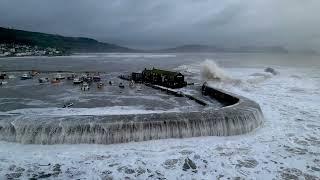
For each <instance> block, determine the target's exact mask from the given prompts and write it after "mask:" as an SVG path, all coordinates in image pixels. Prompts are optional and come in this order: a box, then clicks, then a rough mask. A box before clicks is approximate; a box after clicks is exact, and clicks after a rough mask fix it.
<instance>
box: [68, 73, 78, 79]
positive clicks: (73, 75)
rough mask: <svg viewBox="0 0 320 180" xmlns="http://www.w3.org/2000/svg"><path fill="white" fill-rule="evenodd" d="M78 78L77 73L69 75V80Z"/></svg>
mask: <svg viewBox="0 0 320 180" xmlns="http://www.w3.org/2000/svg"><path fill="white" fill-rule="evenodd" d="M74 78H76V75H75V74H71V75H70V76H68V77H67V79H68V80H74Z"/></svg>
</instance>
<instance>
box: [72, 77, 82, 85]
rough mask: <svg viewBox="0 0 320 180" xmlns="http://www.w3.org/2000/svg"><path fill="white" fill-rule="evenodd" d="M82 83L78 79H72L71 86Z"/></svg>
mask: <svg viewBox="0 0 320 180" xmlns="http://www.w3.org/2000/svg"><path fill="white" fill-rule="evenodd" d="M82 82H83V81H82V79H80V78H74V79H73V84H81V83H82Z"/></svg>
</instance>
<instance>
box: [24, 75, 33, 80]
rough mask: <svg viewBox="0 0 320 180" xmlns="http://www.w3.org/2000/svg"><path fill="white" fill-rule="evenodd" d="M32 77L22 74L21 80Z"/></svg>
mask: <svg viewBox="0 0 320 180" xmlns="http://www.w3.org/2000/svg"><path fill="white" fill-rule="evenodd" d="M31 78H32V77H31V76H30V75H29V74H23V75H22V76H21V80H26V79H31Z"/></svg>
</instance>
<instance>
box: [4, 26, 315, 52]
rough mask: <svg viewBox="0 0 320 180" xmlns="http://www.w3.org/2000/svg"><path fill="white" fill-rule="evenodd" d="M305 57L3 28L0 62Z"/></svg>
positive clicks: (269, 48) (256, 49) (263, 49)
mask: <svg viewBox="0 0 320 180" xmlns="http://www.w3.org/2000/svg"><path fill="white" fill-rule="evenodd" d="M291 52H293V53H305V54H317V52H316V51H314V50H312V49H305V50H297V51H289V50H288V49H287V48H285V47H283V46H279V45H270V46H240V47H220V46H213V45H201V44H187V45H182V46H177V47H173V48H164V49H154V50H138V49H132V48H128V47H124V46H119V45H116V44H110V43H105V42H99V41H97V40H95V39H90V38H86V37H65V36H61V35H54V34H46V33H40V32H31V31H23V30H16V29H9V28H2V27H0V58H1V57H28V56H49V57H51V56H70V55H72V54H75V53H283V54H287V53H291Z"/></svg>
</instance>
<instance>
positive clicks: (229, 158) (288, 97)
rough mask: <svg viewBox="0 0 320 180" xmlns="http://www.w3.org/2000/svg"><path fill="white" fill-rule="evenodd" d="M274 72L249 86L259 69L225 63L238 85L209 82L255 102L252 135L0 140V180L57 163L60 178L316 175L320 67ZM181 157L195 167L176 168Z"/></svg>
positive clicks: (38, 171)
mask: <svg viewBox="0 0 320 180" xmlns="http://www.w3.org/2000/svg"><path fill="white" fill-rule="evenodd" d="M195 67H198V68H200V67H199V65H197V66H194V65H192V67H190V68H189V69H194V68H195ZM277 70H278V71H279V72H280V74H279V75H277V76H272V77H271V78H266V79H265V80H263V81H261V82H259V83H248V82H247V81H248V80H250V79H253V78H261V77H263V76H258V74H255V75H256V76H251V75H252V74H254V73H263V68H260V69H259V68H232V69H231V68H228V69H226V71H228V74H230V75H231V76H232V77H236V78H239V79H240V80H241V82H242V83H241V84H233V83H229V82H217V81H212V83H213V84H214V85H217V84H220V86H221V88H223V89H225V90H227V91H231V92H233V93H237V94H240V95H243V96H245V97H248V98H251V99H253V100H255V101H257V102H258V103H259V104H260V105H261V108H262V111H263V113H264V115H265V123H264V125H263V127H262V128H260V129H258V130H257V131H255V132H252V133H250V134H246V135H241V136H233V137H198V138H189V139H165V140H155V141H148V142H138V143H126V144H112V145H91V144H90V145H85V144H79V145H23V144H17V143H7V142H0V159H1V162H0V169H1V170H0V179H6V177H7V175H8V174H9V175H10V174H12V173H17V172H19V171H18V170H21V168H23V169H25V170H24V171H22V173H21V177H20V178H21V179H28V178H30V177H32V175H33V174H35V175H39V174H41V173H42V174H43V172H45V173H48V174H49V173H51V174H53V166H54V165H55V164H60V165H61V173H60V174H59V175H58V177H57V178H58V179H107V178H113V179H125V178H126V177H127V178H131V179H156V178H159V179H160V178H166V179H218V178H221V179H233V178H236V177H239V178H240V179H290V178H294V179H307V178H308V179H319V177H320V175H319V171H318V168H319V166H320V161H319V154H320V148H319V146H320V139H319V137H320V129H319V128H320V119H319V117H320V106H319V104H320V95H319V92H320V72H319V71H318V70H315V71H311V70H310V69H299V68H277ZM198 71H199V69H198ZM198 75H199V76H200V74H199V73H198ZM297 77H299V78H297ZM293 88H299V89H303V93H302V92H301V91H296V90H292V89H293ZM187 157H188V158H190V159H191V160H192V161H193V162H194V163H195V164H196V166H197V169H196V170H197V171H194V172H192V169H188V170H187V171H183V170H182V167H183V165H184V162H185V159H186V158H187ZM13 165H15V166H16V167H15V168H13ZM44 165H45V166H44ZM10 169H13V170H10ZM130 173H131V174H130ZM13 175H16V174H13Z"/></svg>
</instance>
